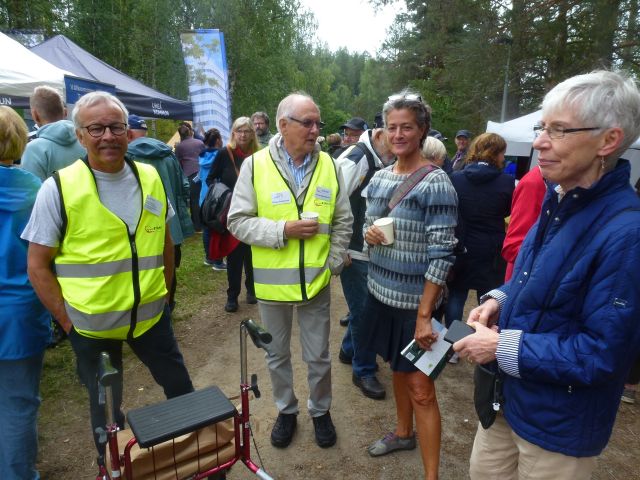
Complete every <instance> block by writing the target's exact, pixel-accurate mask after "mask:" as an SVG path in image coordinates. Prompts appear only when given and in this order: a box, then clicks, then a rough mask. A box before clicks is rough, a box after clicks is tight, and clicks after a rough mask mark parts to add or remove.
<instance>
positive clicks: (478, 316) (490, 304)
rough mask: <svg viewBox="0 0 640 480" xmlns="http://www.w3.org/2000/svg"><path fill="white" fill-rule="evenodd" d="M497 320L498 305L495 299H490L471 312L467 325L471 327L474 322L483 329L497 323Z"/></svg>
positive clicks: (498, 314)
mask: <svg viewBox="0 0 640 480" xmlns="http://www.w3.org/2000/svg"><path fill="white" fill-rule="evenodd" d="M499 318H500V304H499V303H498V301H497V300H496V299H495V298H490V299H488V300H487V301H485V302H484V303H483V304H482V305H480V306H478V307H476V308H474V309H473V310H471V312H470V313H469V318H468V319H467V323H468V324H469V325H471V324H472V323H474V322H478V323H481V324H482V325H484V326H485V327H491V326H493V325H495V324H496V323H498V319H499Z"/></svg>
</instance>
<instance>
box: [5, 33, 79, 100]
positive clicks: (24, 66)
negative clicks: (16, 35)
mask: <svg viewBox="0 0 640 480" xmlns="http://www.w3.org/2000/svg"><path fill="white" fill-rule="evenodd" d="M0 52H2V56H1V57H0V99H2V104H5V105H9V106H15V105H12V104H13V102H12V101H11V100H12V99H10V98H9V97H22V98H27V99H28V98H29V97H30V96H31V94H32V93H33V89H34V88H35V87H37V86H40V85H48V86H50V87H53V88H55V89H57V90H59V91H60V92H61V93H64V76H65V74H66V75H72V74H70V73H69V72H66V71H64V70H61V69H60V68H58V67H56V66H54V65H52V64H50V63H49V62H47V61H46V60H44V59H42V58H41V57H39V56H38V55H36V54H35V53H33V52H31V51H30V50H29V49H28V48H26V47H23V46H22V45H21V44H20V43H18V42H16V41H15V40H13V39H12V38H10V37H8V36H7V35H5V34H3V33H0Z"/></svg>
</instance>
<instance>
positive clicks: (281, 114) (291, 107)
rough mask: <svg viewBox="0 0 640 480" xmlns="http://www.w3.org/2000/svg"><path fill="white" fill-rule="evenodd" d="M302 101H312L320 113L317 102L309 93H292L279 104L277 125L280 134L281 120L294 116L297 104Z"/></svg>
mask: <svg viewBox="0 0 640 480" xmlns="http://www.w3.org/2000/svg"><path fill="white" fill-rule="evenodd" d="M300 100H311V101H312V102H313V104H314V105H315V106H316V108H317V109H318V111H320V107H318V104H316V102H315V101H314V100H313V97H311V95H309V94H308V93H305V92H302V91H298V92H293V93H290V94H289V95H287V96H286V97H284V98H283V99H282V100H281V101H280V103H279V104H278V110H277V111H276V125H277V127H278V132H279V131H280V119H281V118H286V117H290V116H291V115H293V112H294V111H295V106H296V103H297V102H298V101H300Z"/></svg>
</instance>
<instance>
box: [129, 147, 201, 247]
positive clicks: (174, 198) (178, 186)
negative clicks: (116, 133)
mask: <svg viewBox="0 0 640 480" xmlns="http://www.w3.org/2000/svg"><path fill="white" fill-rule="evenodd" d="M127 153H128V154H129V155H130V156H132V157H133V158H134V160H137V161H139V162H142V163H147V164H149V165H153V166H154V167H155V169H156V170H157V171H158V174H159V175H160V179H161V180H162V184H163V185H164V190H165V192H166V194H167V198H168V199H169V201H170V202H171V205H172V206H173V209H174V210H175V212H176V214H175V215H174V216H173V217H172V218H171V220H169V230H170V231H171V238H172V240H173V243H174V244H176V245H180V244H181V243H182V242H183V241H184V239H185V238H187V237H190V236H191V235H193V233H194V228H193V223H192V221H191V216H190V213H189V207H188V205H189V182H188V180H187V178H186V177H185V176H184V173H183V172H182V169H181V168H180V164H179V163H178V159H177V158H176V156H175V155H174V153H173V150H171V147H169V146H168V145H167V144H166V143H164V142H161V141H160V140H156V139H155V138H149V137H140V138H136V139H135V140H134V141H133V142H131V143H130V144H129V148H128V150H127Z"/></svg>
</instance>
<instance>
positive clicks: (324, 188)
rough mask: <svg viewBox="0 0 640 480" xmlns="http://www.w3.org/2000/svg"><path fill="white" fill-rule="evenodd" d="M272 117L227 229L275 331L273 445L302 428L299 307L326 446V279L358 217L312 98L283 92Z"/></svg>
mask: <svg viewBox="0 0 640 480" xmlns="http://www.w3.org/2000/svg"><path fill="white" fill-rule="evenodd" d="M276 121H277V125H278V132H279V133H278V134H276V135H275V136H274V137H273V138H272V139H271V140H270V141H269V145H268V146H267V147H265V148H264V149H262V150H259V151H258V152H256V153H255V154H254V155H253V156H252V158H250V159H247V160H245V162H244V163H243V164H242V168H241V170H240V176H239V177H238V181H237V183H236V187H235V190H234V193H233V198H232V200H231V207H230V210H229V217H228V227H229V230H230V231H231V233H232V234H233V235H234V236H235V237H237V238H238V239H239V240H240V241H242V242H244V243H247V244H249V245H251V251H252V257H253V275H254V284H255V290H256V297H258V301H259V302H258V308H259V310H260V317H261V319H262V321H263V322H264V324H265V326H266V328H267V329H268V330H269V331H270V332H271V334H272V335H273V342H272V343H271V344H270V346H269V354H268V355H267V365H268V367H269V372H270V374H271V384H272V387H273V396H274V398H275V402H276V407H277V408H278V418H277V419H276V422H275V425H274V427H273V429H272V431H271V443H272V444H273V445H274V446H276V447H280V448H283V447H286V446H288V445H289V443H290V442H291V439H292V438H293V434H294V432H295V428H296V416H297V414H298V399H297V398H296V396H295V393H294V390H293V370H292V366H291V350H290V347H289V345H290V341H291V326H292V320H293V311H294V308H295V310H296V311H297V317H298V324H299V325H300V337H301V344H302V358H303V359H304V361H305V362H306V363H307V367H308V382H309V400H308V403H307V405H308V409H309V414H310V415H311V417H312V419H313V425H314V430H315V438H316V442H317V444H318V445H319V446H320V447H323V448H324V447H330V446H332V445H334V444H335V442H336V431H335V427H334V425H333V422H332V421H331V415H330V414H329V408H330V407H331V358H330V356H329V325H330V322H329V307H330V301H331V295H330V291H329V280H330V278H331V275H332V274H334V275H337V274H338V273H340V270H341V269H342V266H343V263H344V261H345V259H346V247H347V246H348V244H349V239H350V238H351V227H352V223H353V217H352V215H351V207H350V204H349V197H348V196H347V194H346V190H345V188H344V184H343V181H342V177H341V176H340V174H339V173H338V170H337V168H336V165H335V163H334V161H333V159H332V158H331V157H330V156H329V155H327V154H326V153H324V152H321V151H320V147H319V145H318V144H317V142H316V139H317V138H318V135H319V133H320V129H321V128H322V126H323V123H322V122H321V121H320V110H319V109H318V107H317V105H316V104H315V103H314V101H313V99H312V98H311V97H309V96H308V95H306V94H302V93H294V94H291V95H289V96H287V97H286V98H284V99H283V100H282V101H281V102H280V105H279V106H278V111H277V115H276Z"/></svg>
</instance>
